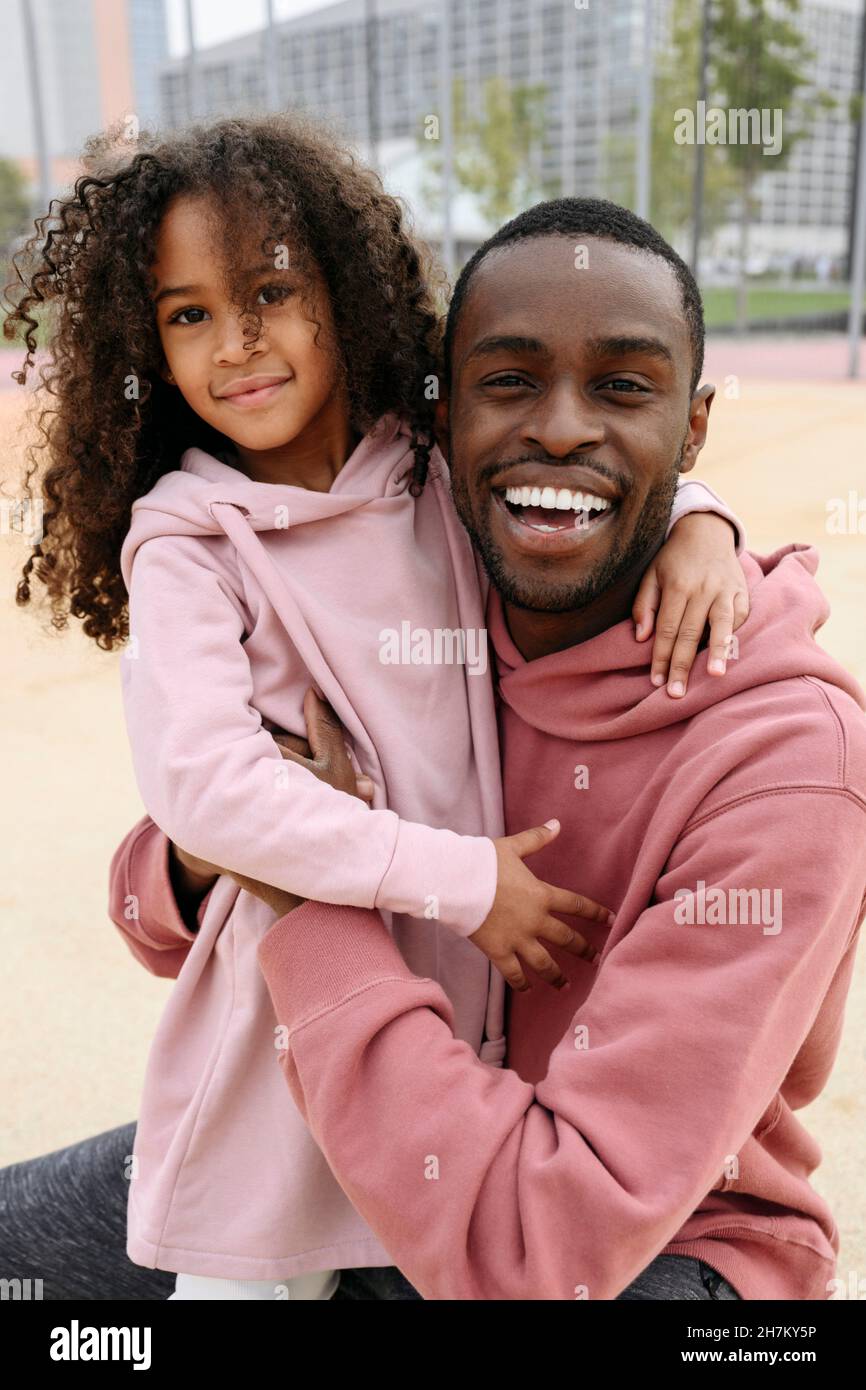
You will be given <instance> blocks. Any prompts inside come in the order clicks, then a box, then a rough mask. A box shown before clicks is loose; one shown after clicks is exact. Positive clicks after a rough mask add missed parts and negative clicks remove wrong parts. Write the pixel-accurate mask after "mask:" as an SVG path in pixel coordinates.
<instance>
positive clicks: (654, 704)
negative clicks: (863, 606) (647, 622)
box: [488, 544, 866, 742]
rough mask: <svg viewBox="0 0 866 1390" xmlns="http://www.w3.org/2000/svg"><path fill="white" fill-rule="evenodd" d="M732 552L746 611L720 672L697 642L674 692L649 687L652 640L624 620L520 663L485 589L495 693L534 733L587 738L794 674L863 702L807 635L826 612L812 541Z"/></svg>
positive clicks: (632, 729)
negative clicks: (767, 551)
mask: <svg viewBox="0 0 866 1390" xmlns="http://www.w3.org/2000/svg"><path fill="white" fill-rule="evenodd" d="M740 560H741V563H742V566H743V569H744V571H745V575H746V580H747V583H748V586H749V595H750V601H751V612H750V614H749V617H748V618H747V619H746V621H745V623H743V624H742V626H741V627H739V628H738V629H737V632H736V633H735V638H736V647H735V649H734V650H735V651H736V653H737V655H736V657H735V658H731V659H729V661H728V667H727V672H726V674H725V675H724V676H721V677H720V676H711V675H709V674H708V673H707V670H706V649H703V651H702V652H700V653H699V655H698V659H697V661H696V662H695V665H694V667H693V669H692V673H691V675H690V677H689V684H688V689H687V692H686V694H685V695H684V696H683V697H682V699H679V700H674V699H671V697H670V696H669V695H668V693H667V690H666V689H665V687H664V686H661V687H660V688H659V689H655V688H654V687H652V686H651V685H650V681H649V673H650V665H651V657H652V638H650V639H648V640H647V641H645V642H638V641H636V640H635V636H634V624H633V622H632V620H631V619H630V618H626V619H624V620H623V621H622V622H621V623H617V624H615V625H614V626H613V627H611V628H608V629H607V630H606V631H605V632H602V633H599V635H598V636H597V637H593V638H591V639H589V640H588V641H586V642H580V643H578V644H577V645H575V646H573V647H568V648H566V649H565V650H564V651H561V652H553V653H551V654H550V655H549V656H543V657H539V658H537V659H536V660H535V661H526V660H525V659H524V658H523V657H522V656H521V654H520V652H519V651H518V650H517V648H516V647H515V645H514V642H513V641H512V639H511V635H510V633H509V631H508V628H507V625H506V622H505V614H504V610H503V607H502V600H501V598H500V596H499V594H498V593H497V592H496V591H495V590H491V594H490V600H489V605H488V625H489V630H490V636H491V639H492V641H493V645H494V648H495V651H496V657H497V662H496V665H497V672H498V677H499V693H500V696H501V698H502V700H503V701H504V702H505V704H506V705H508V706H510V708H511V709H513V710H514V712H515V713H516V714H517V715H519V716H520V718H521V719H523V720H524V721H525V722H526V723H527V724H529V725H530V726H532V727H533V728H536V729H538V730H540V731H541V732H542V733H547V734H553V735H555V736H556V737H558V738H565V739H570V740H572V741H574V740H586V741H590V742H592V741H603V740H607V739H621V738H630V737H635V736H637V735H639V734H644V733H647V732H649V731H650V730H653V729H660V728H664V727H666V726H668V725H671V724H678V723H680V722H682V721H684V720H688V719H691V718H692V716H693V715H695V714H699V713H700V712H701V711H703V710H705V709H708V708H709V707H710V706H712V705H716V704H720V703H721V702H722V701H724V700H728V699H729V698H730V697H731V696H732V695H735V694H738V693H740V692H741V691H745V690H749V689H752V688H754V687H757V686H764V685H769V684H771V683H773V682H774V681H782V680H788V679H791V678H792V677H795V676H811V677H814V678H815V679H818V680H822V681H826V682H827V683H828V684H829V685H834V686H837V687H838V688H839V689H840V690H843V691H845V693H846V694H847V695H850V696H851V698H852V699H854V700H855V701H856V703H857V704H858V705H859V706H860V708H861V709H863V708H864V707H866V699H864V694H863V691H862V690H861V688H860V686H859V685H858V683H857V681H856V680H855V679H854V677H853V676H851V675H850V674H849V673H848V672H847V671H846V670H845V669H844V667H842V666H840V665H839V663H838V662H837V661H835V660H834V659H833V657H831V656H829V655H828V654H827V653H826V652H825V651H823V650H822V648H821V647H819V646H818V644H817V642H816V641H815V636H814V634H815V633H816V631H817V630H818V628H820V627H821V626H823V624H824V623H825V622H826V621H827V618H828V616H829V613H830V606H829V604H828V602H827V599H826V598H825V596H824V594H823V593H822V592H821V590H820V588H819V587H818V585H817V583H816V582H815V578H814V576H815V572H816V570H817V568H818V551H817V550H816V549H815V547H814V546H806V545H797V544H793V545H788V546H784V547H783V548H781V549H780V550H776V551H774V552H773V554H772V555H755V554H752V553H751V552H748V551H747V552H745V553H744V554H743V555H741V557H740Z"/></svg>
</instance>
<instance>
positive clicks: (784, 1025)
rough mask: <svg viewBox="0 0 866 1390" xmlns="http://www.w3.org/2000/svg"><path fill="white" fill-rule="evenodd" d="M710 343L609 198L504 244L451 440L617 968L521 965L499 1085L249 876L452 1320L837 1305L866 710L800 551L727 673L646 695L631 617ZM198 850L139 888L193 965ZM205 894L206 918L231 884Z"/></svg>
mask: <svg viewBox="0 0 866 1390" xmlns="http://www.w3.org/2000/svg"><path fill="white" fill-rule="evenodd" d="M702 353H703V337H702V317H701V310H700V300H699V297H698V294H697V290H696V287H695V286H694V282H693V280H692V279H691V277H690V275H689V273H688V271H687V269H686V267H685V266H684V265H683V264H682V262H681V261H679V259H678V258H677V257H676V256H675V255H674V254H673V252H671V250H670V248H669V247H667V245H666V243H664V242H663V241H662V240H661V238H659V237H658V236H657V235H656V234H655V233H654V232H652V229H650V228H648V227H647V225H646V224H645V223H643V222H641V221H640V220H639V219H636V218H633V217H632V216H631V214H628V213H626V212H624V211H623V210H621V209H616V208H613V207H612V206H611V205H609V204H601V203H596V202H594V201H591V200H577V199H571V200H562V201H560V202H556V203H548V204H542V205H540V206H539V207H537V208H534V209H531V210H530V211H529V212H527V213H525V214H523V215H521V216H520V217H518V218H516V219H515V220H514V221H513V222H511V223H509V224H507V226H506V227H504V228H503V229H502V230H501V231H500V232H499V233H497V235H496V236H495V237H494V238H492V239H491V241H490V242H488V243H487V244H486V245H485V246H484V247H482V248H481V251H480V252H479V253H478V254H477V255H476V256H475V257H473V259H472V260H471V261H470V262H469V264H468V265H467V267H466V269H465V270H464V272H463V274H462V275H461V277H460V279H459V281H458V284H457V286H456V289H455V294H454V298H453V301H452V305H451V310H450V314H449V323H448V332H447V336H446V355H447V363H448V378H447V381H446V387H447V394H446V396H445V398H444V399H443V401H442V403H441V405H440V411H439V433H440V438H439V442H440V444H441V446H442V448H443V451H444V452H445V454H446V456H447V457H448V458H449V462H450V465H451V471H452V477H453V488H454V496H455V501H456V504H457V506H458V510H459V512H460V515H461V518H462V520H463V522H464V524H465V525H466V526H467V529H468V530H469V533H470V535H471V536H472V538H473V540H474V541H475V543H476V546H477V547H478V549H479V551H480V554H481V556H482V558H483V560H484V564H485V566H486V568H487V570H488V572H489V574H490V576H491V578H492V580H493V584H494V592H493V593H492V594H491V604H490V633H491V638H492V642H493V646H494V649H495V654H496V659H497V667H498V677H499V693H500V700H501V736H502V753H503V777H504V788H505V796H506V818H507V822H508V825H507V828H513V827H515V826H517V825H520V826H522V825H525V824H527V823H529V824H531V823H532V817H533V814H534V813H536V812H537V811H539V810H541V809H543V813H544V816H547V815H549V814H550V810H549V808H550V804H551V798H553V799H554V802H555V804H556V805H557V814H558V818H559V820H560V822H561V826H562V829H561V832H560V834H559V836H558V837H557V838H556V839H555V840H554V841H553V842H551V843H550V844H549V845H548V846H547V847H546V848H545V849H544V850H543V851H542V852H541V853H539V854H538V855H537V856H536V857H535V859H534V860H533V867H534V868H535V869H536V871H537V872H538V873H539V874H541V875H543V876H544V877H546V878H548V879H550V880H551V881H555V882H557V883H561V884H562V885H563V886H566V887H567V886H569V884H571V885H573V886H577V883H578V882H579V883H580V884H581V885H582V886H583V887H585V891H587V892H588V893H591V894H592V895H593V896H594V897H595V898H596V899H597V900H599V901H602V902H607V903H609V904H610V905H611V906H612V907H613V908H614V909H615V911H616V921H615V923H614V925H613V926H612V927H611V928H607V927H602V926H597V927H589V928H587V929H586V933H587V935H588V936H589V937H590V940H591V941H592V943H593V944H594V945H596V946H597V947H599V948H600V949H601V951H602V955H601V961H600V965H599V966H597V967H596V966H591V965H589V964H588V963H587V962H586V961H583V960H579V959H577V958H576V957H574V956H572V955H570V954H569V953H568V952H566V951H563V950H559V949H557V948H556V947H553V948H551V953H552V954H553V955H554V956H555V959H556V961H557V964H558V965H559V967H560V968H561V970H562V973H563V975H564V976H565V977H566V978H567V980H568V985H567V987H566V988H564V989H562V990H560V991H558V992H554V991H551V990H550V989H548V988H546V987H545V986H543V985H542V984H541V983H540V982H538V980H536V982H535V984H534V987H533V988H531V989H528V990H523V989H520V985H521V984H522V983H523V981H522V980H521V978H520V974H521V973H522V971H520V973H518V974H514V973H512V977H513V979H514V983H515V985H516V986H517V987H518V990H517V992H516V993H515V994H514V996H513V999H512V1007H511V1014H510V1019H509V1024H508V1053H507V1057H506V1066H505V1067H504V1068H502V1069H499V1068H496V1067H491V1066H488V1065H486V1064H484V1063H481V1062H480V1061H479V1060H478V1058H477V1057H476V1055H475V1054H474V1053H473V1052H472V1050H471V1049H470V1048H469V1047H468V1046H467V1045H465V1044H463V1043H459V1042H457V1041H455V1039H454V1037H453V1034H452V1031H451V1027H450V1022H451V1013H450V1005H449V1003H448V1001H447V999H446V997H445V996H444V994H443V993H442V991H441V990H440V989H439V988H438V986H436V985H435V983H433V982H432V981H429V980H420V979H418V978H417V977H415V976H414V975H412V973H411V971H409V970H408V968H407V967H406V965H405V963H404V962H403V960H402V957H401V956H400V955H399V953H398V952H397V950H396V948H395V946H394V944H393V942H392V940H391V938H390V937H389V935H388V933H387V931H386V930H385V928H384V926H383V923H382V921H381V919H380V918H379V917H378V915H377V914H376V913H373V912H366V911H363V910H360V909H353V908H337V907H331V906H323V905H319V904H312V903H311V904H308V905H306V906H302V907H298V908H296V910H291V909H292V908H293V907H294V900H292V899H291V898H290V897H289V895H286V894H281V893H279V892H278V891H277V890H273V889H269V888H267V887H266V886H264V885H254V884H250V883H248V882H247V881H244V886H245V887H248V888H249V889H250V890H251V891H257V892H258V893H259V895H260V896H261V897H263V898H264V900H265V901H267V902H269V903H270V904H271V906H272V907H273V909H274V911H275V912H276V913H278V914H280V920H279V921H278V922H277V923H276V924H275V925H274V927H273V928H272V929H271V930H270V932H269V933H268V935H267V936H266V938H265V939H264V941H263V943H262V946H261V950H260V959H261V962H262V966H263V969H264V972H265V975H266V978H267V980H268V984H269V987H270V990H271V993H272V996H273V999H274V1006H275V1010H276V1015H277V1018H278V1020H279V1021H280V1023H281V1024H283V1025H285V1029H286V1034H287V1050H286V1052H285V1055H284V1059H283V1065H284V1066H285V1072H286V1078H287V1081H288V1083H289V1086H290V1088H291V1090H292V1094H293V1095H294V1098H295V1100H296V1102H297V1104H298V1105H299V1107H300V1108H301V1110H302V1113H303V1114H304V1115H305V1117H306V1119H307V1121H308V1123H309V1125H310V1128H311V1130H312V1132H313V1135H314V1137H315V1138H316V1140H317V1142H318V1143H319V1145H320V1147H321V1148H322V1150H323V1152H324V1153H325V1155H326V1157H327V1159H328V1162H329V1164H330V1166H331V1168H332V1169H333V1171H334V1173H335V1174H336V1176H337V1178H338V1180H339V1182H340V1183H341V1185H342V1186H343V1188H344V1189H345V1191H346V1192H347V1194H348V1195H349V1197H350V1198H351V1200H352V1202H353V1203H354V1205H355V1206H356V1207H357V1209H358V1210H359V1211H360V1213H361V1214H362V1215H363V1216H364V1218H365V1219H366V1220H367V1222H368V1223H369V1225H370V1226H371V1227H372V1229H373V1230H374V1232H375V1233H376V1234H377V1235H378V1236H379V1238H380V1239H381V1241H382V1243H383V1244H384V1245H385V1246H386V1248H387V1249H388V1251H389V1252H390V1253H391V1254H392V1255H393V1257H394V1260H395V1264H396V1265H397V1266H399V1269H400V1270H402V1271H403V1272H404V1274H405V1276H406V1277H407V1278H408V1279H409V1280H410V1281H411V1285H412V1286H414V1288H415V1289H417V1290H419V1291H420V1293H421V1295H423V1296H424V1297H426V1298H433V1299H437V1298H440V1299H441V1298H460V1299H497V1298H506V1299H539V1298H541V1299H565V1298H567V1299H574V1298H578V1299H582V1298H589V1299H609V1298H672V1297H673V1298H696V1297H704V1298H707V1297H709V1298H718V1297H723V1298H736V1297H742V1298H749V1299H753V1298H765V1297H769V1298H795V1299H799V1298H807V1299H809V1298H826V1297H827V1296H828V1287H827V1285H828V1281H829V1279H830V1278H831V1277H832V1273H833V1263H834V1254H835V1251H836V1249H837V1246H838V1239H837V1234H836V1228H835V1224H834V1222H833V1218H832V1216H831V1214H830V1212H829V1210H828V1209H827V1207H826V1204H825V1203H824V1202H823V1201H822V1200H821V1199H820V1198H819V1197H818V1196H817V1194H816V1193H815V1192H814V1191H813V1189H812V1188H811V1187H810V1185H809V1183H808V1176H809V1174H810V1173H811V1172H812V1171H813V1170H814V1168H815V1166H816V1164H817V1162H818V1161H819V1157H820V1154H819V1151H818V1148H817V1145H815V1143H814V1141H812V1140H811V1138H810V1137H809V1136H808V1135H807V1134H806V1132H805V1131H804V1130H803V1129H802V1127H801V1126H800V1125H799V1124H798V1123H797V1122H796V1120H795V1119H794V1117H793V1114H792V1111H793V1110H794V1109H796V1108H798V1107H800V1106H802V1105H804V1104H806V1103H808V1102H809V1101H811V1100H812V1099H813V1098H814V1097H815V1096H816V1095H817V1094H818V1093H819V1092H820V1090H821V1089H822V1087H823V1085H824V1084H825V1081H826V1078H827V1076H828V1074H829V1071H830V1068H831V1065H832V1061H833V1057H834V1055H835V1051H836V1047H837V1045H838V1039H839V1032H840V1026H841V1017H842V1007H843V1003H844V997H845V993H846V990H847V986H848V982H849V979H850V971H851V966H852V963H853V952H854V946H855V941H856V938H857V930H858V927H859V923H860V920H861V916H862V908H863V895H864V889H866V825H864V820H863V810H864V789H866V738H864V723H863V718H862V713H861V708H862V703H863V701H862V696H861V694H860V692H859V690H858V688H857V686H856V684H855V683H854V682H853V681H852V680H851V679H850V678H849V677H847V676H846V675H845V673H844V672H843V671H841V670H840V668H839V667H838V666H837V665H836V664H835V663H834V662H832V661H831V660H830V659H829V658H828V657H827V656H826V655H825V654H824V653H822V652H821V651H820V649H819V648H817V646H816V645H815V644H814V642H813V641H812V638H811V634H812V632H813V631H814V629H815V628H816V627H817V626H819V625H820V623H821V622H822V621H823V620H824V618H825V617H826V611H827V610H826V604H825V603H824V601H823V599H822V597H821V595H820V593H819V591H818V590H817V588H816V586H815V585H814V583H813V581H812V578H811V574H812V572H813V570H814V566H815V560H814V554H813V552H809V551H806V550H805V549H804V548H802V547H789V548H788V549H787V550H786V551H782V552H779V553H777V554H776V555H775V556H772V557H769V558H768V559H765V560H762V561H760V562H759V561H758V560H756V559H753V558H751V557H746V566H747V575H748V579H749V585H750V590H751V597H752V603H753V610H752V615H751V617H750V619H749V621H748V622H747V624H746V625H745V626H744V627H743V628H742V629H741V630H740V634H739V637H740V643H739V652H738V654H737V655H736V659H735V660H733V661H732V662H731V665H730V667H729V669H728V672H727V674H726V675H725V678H724V680H719V679H716V678H715V677H714V676H713V675H712V674H710V673H709V672H706V671H703V670H699V671H698V672H697V674H696V675H693V677H692V681H691V683H690V687H689V689H688V691H687V693H685V694H684V695H683V696H682V698H681V699H679V700H670V699H668V697H667V695H666V693H665V692H664V691H663V690H657V691H655V692H653V691H652V690H651V688H650V687H649V686H648V682H647V657H646V655H645V649H644V648H643V646H642V645H641V644H640V643H638V642H637V641H636V640H635V636H634V630H633V627H632V624H631V623H630V622H629V621H628V617H629V614H630V612H631V608H632V604H633V601H634V594H635V591H636V589H637V587H638V582H639V579H640V576H641V574H642V573H643V571H644V569H645V568H646V565H647V564H648V562H649V560H650V559H651V558H652V556H653V554H654V553H655V551H656V550H657V549H658V547H659V545H660V544H661V541H662V539H663V536H664V531H665V527H666V524H667V519H668V515H669V512H670V505H671V501H672V496H673V487H674V484H675V481H676V475H677V472H678V471H679V470H680V469H685V468H688V467H690V466H691V464H692V463H693V462H694V458H695V457H696V455H697V452H698V451H699V449H700V447H701V445H702V444H703V441H704V437H705V433H706V426H707V415H708V411H709V406H710V403H711V400H712V389H711V388H709V387H704V388H703V389H698V383H699V380H700V374H701V367H702ZM546 488H553V489H555V491H557V492H558V491H559V490H561V489H562V488H566V489H569V490H571V491H572V493H573V492H574V491H581V493H582V494H583V495H584V497H586V496H587V495H589V496H590V498H591V499H593V501H594V502H595V504H596V505H594V506H592V507H591V508H590V510H591V517H590V521H589V524H588V525H587V526H586V527H585V528H582V529H579V530H576V529H575V528H573V527H572V528H562V527H561V526H560V525H559V523H560V521H561V520H562V517H561V516H557V515H556V512H555V511H552V510H551V509H550V508H549V507H548V506H547V505H546V504H547V502H548V501H549V496H548V495H546V494H545V492H544V489H546ZM526 489H528V493H527V491H525V490H526ZM557 510H558V509H557ZM563 515H564V512H563ZM685 616H686V619H688V614H686V615H685ZM702 625H703V624H702V623H701V626H702ZM686 627H688V622H686ZM699 636H700V633H699V632H695V633H694V634H693V639H694V640H695V641H697V639H698V637H699ZM311 741H312V743H313V747H314V750H315V752H316V757H315V759H314V762H313V766H314V767H315V769H316V770H317V771H318V773H319V775H322V776H325V777H327V778H331V777H333V778H334V779H339V778H340V777H345V775H346V768H345V767H344V766H341V764H340V760H341V757H342V738H341V735H340V732H339V730H338V729H334V728H333V727H329V725H328V723H327V721H323V720H322V719H321V718H320V717H317V719H316V721H315V723H314V726H313V728H312V729H311ZM431 756H435V750H431ZM527 817H529V818H530V819H529V821H527ZM541 818H542V817H539V816H537V815H536V822H538V821H539V820H540V819H541ZM166 850H167V842H166V841H165V838H164V837H161V836H160V835H159V834H158V832H156V831H155V827H152V826H151V828H150V831H148V832H147V838H146V839H145V835H144V834H142V835H138V836H136V837H135V838H134V839H129V837H128V841H127V842H126V845H125V847H124V849H123V850H122V851H121V853H120V854H119V856H118V857H116V860H115V864H114V866H113V868H114V893H115V895H120V896H121V897H122V896H123V895H124V894H128V893H132V894H134V895H136V896H137V897H138V898H139V899H140V900H141V903H142V905H143V907H144V906H146V907H147V908H148V910H149V912H150V916H151V919H152V921H155V922H156V923H159V921H160V920H161V919H163V920H164V921H165V922H166V932H165V940H164V941H163V942H162V943H161V944H162V945H163V946H164V947H166V948H167V949H166V957H167V956H168V955H169V954H170V952H171V950H172V949H176V950H178V951H182V950H183V948H184V935H183V933H184V931H186V939H187V940H189V939H192V932H190V931H188V930H187V929H185V928H183V927H179V925H178V923H179V918H178V911H177V904H176V903H175V902H174V899H173V898H172V897H171V894H170V891H169V884H168V879H167V876H166V873H165V867H166V860H167V854H166ZM334 852H335V853H339V846H335V850H334ZM542 861H543V862H542ZM174 872H176V873H178V877H177V879H176V880H175V881H176V883H177V884H178V885H179V886H180V889H181V896H182V897H183V895H184V894H185V893H186V892H187V891H189V892H191V894H192V904H193V907H194V905H195V894H196V889H197V888H200V889H204V888H206V887H207V885H208V882H209V880H208V878H207V877H205V878H204V879H201V880H198V881H197V879H196V875H195V873H194V872H193V873H192V874H189V875H188V876H186V877H185V876H184V874H183V867H182V864H181V865H176V866H175V870H174ZM199 896H200V894H199ZM283 914H285V915H283ZM323 961H325V962H326V963H327V968H325V969H323V968H322V963H323ZM523 965H524V966H526V965H527V963H526V962H524V963H523ZM518 969H519V967H518ZM166 973H171V971H170V969H168V966H167V969H166ZM527 974H530V975H531V971H529V970H528V969H527ZM117 1133H119V1134H123V1133H124V1132H123V1131H118V1132H117ZM124 1142H128V1141H126V1140H125V1141H124ZM127 1151H128V1150H127ZM141 1273H142V1274H143V1273H147V1274H149V1275H153V1276H156V1275H157V1274H158V1273H159V1272H158V1271H141ZM723 1276H724V1277H723ZM394 1278H395V1282H396V1281H399V1279H400V1276H399V1275H398V1274H397V1273H396V1271H395V1272H394ZM403 1283H404V1285H405V1280H404V1281H403ZM411 1293H412V1289H411V1287H410V1286H406V1287H405V1289H404V1290H403V1291H401V1290H400V1289H399V1287H397V1288H396V1290H395V1291H394V1292H392V1293H387V1292H386V1293H384V1294H383V1295H381V1296H384V1297H401V1296H403V1297H405V1296H411ZM139 1296H141V1295H139ZM145 1296H146V1295H145ZM153 1296H158V1295H157V1294H154V1295H153ZM338 1296H339V1293H338ZM349 1296H352V1295H351V1294H349ZM354 1296H362V1297H363V1296H364V1294H363V1293H361V1294H356V1295H354Z"/></svg>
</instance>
